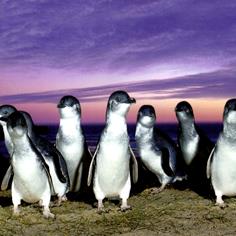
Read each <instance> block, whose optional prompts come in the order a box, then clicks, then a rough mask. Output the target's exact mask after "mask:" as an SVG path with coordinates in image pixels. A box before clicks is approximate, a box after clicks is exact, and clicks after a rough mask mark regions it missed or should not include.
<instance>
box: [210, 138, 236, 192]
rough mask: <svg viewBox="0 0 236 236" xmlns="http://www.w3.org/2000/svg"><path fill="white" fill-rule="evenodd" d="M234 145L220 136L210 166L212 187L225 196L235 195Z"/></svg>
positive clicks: (235, 153) (235, 163)
mask: <svg viewBox="0 0 236 236" xmlns="http://www.w3.org/2000/svg"><path fill="white" fill-rule="evenodd" d="M235 166H236V145H235V144H234V143H228V142H226V141H225V140H224V139H223V138H222V137H221V136H220V138H219V139H218V141H217V146H216V151H215V153H214V156H213V160H212V165H211V178H212V185H213V187H214V189H215V190H217V191H218V192H221V193H222V194H223V195H226V196H235V195H236V168H235Z"/></svg>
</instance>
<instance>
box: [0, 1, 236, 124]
mask: <svg viewBox="0 0 236 236" xmlns="http://www.w3.org/2000/svg"><path fill="white" fill-rule="evenodd" d="M235 12H236V1H230V0H228V1H222V0H215V1H212V0H199V1H192V0H176V1H173V0H156V1H149V0H146V1H143V0H96V1H95V0H84V1H68V0H64V1H60V0H55V1H54V0H25V1H22V0H20V1H19V0H1V8H0V105H2V104H12V105H14V106H16V107H17V108H18V109H21V110H26V111H28V112H29V113H30V114H31V115H32V117H33V119H34V121H35V123H58V122H59V115H58V110H57V107H56V105H57V103H58V101H59V100H60V98H61V97H62V96H64V95H68V94H70V95H73V96H76V97H77V98H78V99H79V100H80V102H81V106H82V121H83V122H84V123H94V122H97V123H103V122H104V120H105V109H106V103H107V99H108V97H109V95H110V94H111V93H112V92H113V91H115V90H120V89H122V90H126V91H127V92H128V93H129V94H130V96H132V97H135V98H136V101H137V103H136V104H135V105H133V106H132V107H131V109H130V111H129V114H128V117H127V119H128V122H135V121H136V117H137V111H138V109H139V108H140V106H141V105H143V104H150V105H153V106H154V107H155V110H156V114H157V122H160V123H163V122H176V117H175V113H174V108H175V106H176V104H177V103H178V102H180V101H182V100H187V101H189V102H190V103H191V105H192V106H193V109H194V114H195V120H196V121H197V122H221V121H222V112H223V107H224V104H225V102H226V101H227V100H228V99H230V98H233V97H236V14H235Z"/></svg>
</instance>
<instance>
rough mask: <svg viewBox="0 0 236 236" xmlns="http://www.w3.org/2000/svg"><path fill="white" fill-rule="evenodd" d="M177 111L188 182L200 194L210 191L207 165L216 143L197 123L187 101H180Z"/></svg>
mask: <svg viewBox="0 0 236 236" xmlns="http://www.w3.org/2000/svg"><path fill="white" fill-rule="evenodd" d="M175 112H176V116H177V119H178V121H179V129H178V145H179V147H180V150H181V153H182V156H183V159H184V162H185V168H186V172H187V179H188V182H189V184H190V186H191V187H192V189H193V190H195V191H196V192H198V193H199V194H205V193H208V192H209V190H210V184H209V181H208V180H207V176H206V165H207V160H208V157H209V155H210V153H211V151H212V149H213V147H214V145H213V143H212V141H211V140H210V139H209V138H208V137H207V136H206V135H205V134H204V133H203V132H202V130H201V129H200V128H199V127H198V126H197V125H196V124H195V120H194V113H193V109H192V107H191V105H190V104H189V103H188V102H187V101H182V102H179V103H178V104H177V106H176V108H175Z"/></svg>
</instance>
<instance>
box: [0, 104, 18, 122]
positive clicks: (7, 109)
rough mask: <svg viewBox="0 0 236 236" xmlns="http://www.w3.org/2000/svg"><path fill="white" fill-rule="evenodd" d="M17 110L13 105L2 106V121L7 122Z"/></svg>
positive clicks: (0, 112)
mask: <svg viewBox="0 0 236 236" xmlns="http://www.w3.org/2000/svg"><path fill="white" fill-rule="evenodd" d="M15 111H16V108H15V107H13V106H11V105H2V106H0V122H1V123H6V122H7V119H8V117H9V116H10V115H11V114H12V113H13V112H15Z"/></svg>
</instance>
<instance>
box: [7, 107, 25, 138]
mask: <svg viewBox="0 0 236 236" xmlns="http://www.w3.org/2000/svg"><path fill="white" fill-rule="evenodd" d="M7 130H8V132H9V134H10V136H11V137H15V138H17V137H22V136H23V135H25V134H27V130H28V129H27V124H26V120H25V118H24V116H23V114H22V113H21V112H19V111H15V112H14V113H12V114H11V115H10V116H9V117H8V120H7Z"/></svg>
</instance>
